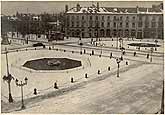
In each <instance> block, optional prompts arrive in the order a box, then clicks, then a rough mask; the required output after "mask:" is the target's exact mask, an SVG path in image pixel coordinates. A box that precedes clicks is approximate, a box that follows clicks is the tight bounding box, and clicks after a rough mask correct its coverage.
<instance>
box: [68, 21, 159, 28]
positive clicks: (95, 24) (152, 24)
mask: <svg viewBox="0 0 165 115" xmlns="http://www.w3.org/2000/svg"><path fill="white" fill-rule="evenodd" d="M75 24H76V25H75ZM160 24H161V23H158V25H159V26H161V25H160ZM123 25H124V23H122V22H120V23H116V22H114V23H113V27H114V28H116V27H120V28H122V27H123ZM135 25H136V24H135V23H132V28H135ZM144 25H145V27H146V28H147V27H149V22H145V24H144ZM74 26H76V27H79V26H80V23H79V22H76V23H75V22H73V21H72V23H71V27H74ZM106 26H107V27H110V22H108V23H107V25H106ZM106 26H105V23H104V22H101V23H100V26H99V23H92V22H90V23H89V27H106ZM81 27H85V23H81ZM125 27H126V28H129V27H130V26H129V23H128V22H126V23H125ZM138 27H143V22H142V21H139V22H138ZM151 27H152V28H154V27H156V22H151Z"/></svg>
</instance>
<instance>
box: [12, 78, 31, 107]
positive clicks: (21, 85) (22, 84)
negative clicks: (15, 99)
mask: <svg viewBox="0 0 165 115" xmlns="http://www.w3.org/2000/svg"><path fill="white" fill-rule="evenodd" d="M27 80H28V79H27V77H25V82H24V83H23V82H22V81H21V82H20V83H18V79H16V80H15V83H16V85H17V86H19V87H21V96H22V101H21V102H22V106H21V109H25V105H24V100H23V86H25V85H27Z"/></svg>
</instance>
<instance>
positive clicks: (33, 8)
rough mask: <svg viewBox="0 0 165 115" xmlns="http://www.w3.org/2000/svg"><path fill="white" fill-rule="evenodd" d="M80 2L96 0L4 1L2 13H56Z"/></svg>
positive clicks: (127, 4) (107, 3)
mask: <svg viewBox="0 0 165 115" xmlns="http://www.w3.org/2000/svg"><path fill="white" fill-rule="evenodd" d="M77 3H79V4H80V5H81V6H91V5H92V3H94V4H96V1H94V2H91V1H2V2H1V14H4V15H13V14H15V13H16V12H17V11H18V12H22V13H27V9H28V12H30V13H43V12H48V13H56V12H60V11H64V10H65V5H66V4H68V5H69V8H71V7H73V6H76V4H77ZM99 3H100V6H102V7H136V6H137V5H138V6H140V7H151V6H152V4H160V3H161V1H156V0H155V1H143V2H142V1H101V2H99Z"/></svg>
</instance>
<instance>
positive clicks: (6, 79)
mask: <svg viewBox="0 0 165 115" xmlns="http://www.w3.org/2000/svg"><path fill="white" fill-rule="evenodd" d="M5 50H6V67H7V76H6V75H5V76H3V80H4V81H6V82H7V83H8V88H9V103H12V102H13V98H12V95H11V86H10V83H11V80H12V79H13V80H14V77H13V76H12V75H11V74H10V73H9V65H8V56H7V53H8V51H7V48H5Z"/></svg>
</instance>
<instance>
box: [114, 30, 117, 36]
mask: <svg viewBox="0 0 165 115" xmlns="http://www.w3.org/2000/svg"><path fill="white" fill-rule="evenodd" d="M116 36H117V31H116V29H114V30H113V37H116Z"/></svg>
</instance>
